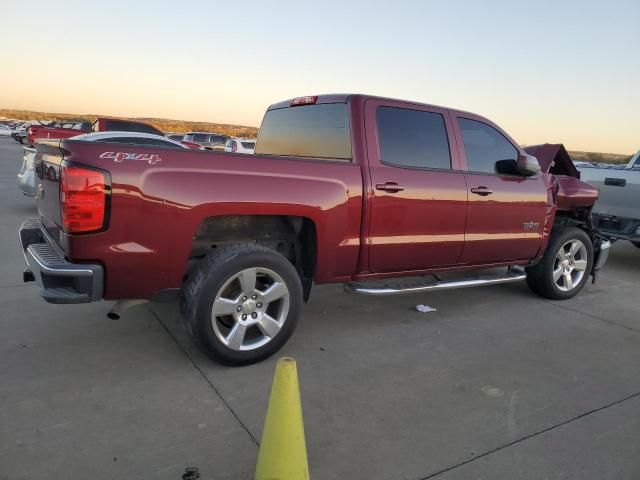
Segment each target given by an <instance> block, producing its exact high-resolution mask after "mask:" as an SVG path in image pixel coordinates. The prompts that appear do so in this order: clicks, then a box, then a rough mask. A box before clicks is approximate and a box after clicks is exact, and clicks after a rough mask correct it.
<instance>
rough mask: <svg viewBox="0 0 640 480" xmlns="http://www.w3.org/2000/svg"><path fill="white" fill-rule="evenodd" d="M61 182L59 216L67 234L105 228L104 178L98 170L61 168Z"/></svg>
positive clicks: (105, 191)
mask: <svg viewBox="0 0 640 480" xmlns="http://www.w3.org/2000/svg"><path fill="white" fill-rule="evenodd" d="M60 176H61V178H60V215H61V217H62V228H63V229H64V231H65V232H67V233H86V232H93V231H96V230H101V229H102V228H103V226H104V220H105V213H106V203H107V178H106V175H105V173H102V172H100V171H98V170H90V169H88V168H82V167H76V166H63V167H62V171H61V175H60Z"/></svg>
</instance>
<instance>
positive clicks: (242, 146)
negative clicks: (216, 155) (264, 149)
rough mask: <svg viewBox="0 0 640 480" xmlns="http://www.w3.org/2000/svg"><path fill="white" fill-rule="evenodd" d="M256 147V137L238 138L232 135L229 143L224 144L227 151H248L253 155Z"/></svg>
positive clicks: (247, 152)
mask: <svg viewBox="0 0 640 480" xmlns="http://www.w3.org/2000/svg"><path fill="white" fill-rule="evenodd" d="M255 148H256V139H255V138H237V137H232V138H230V139H229V140H227V143H225V145H224V151H225V152H231V153H246V154H249V155H253V151H254V150H255Z"/></svg>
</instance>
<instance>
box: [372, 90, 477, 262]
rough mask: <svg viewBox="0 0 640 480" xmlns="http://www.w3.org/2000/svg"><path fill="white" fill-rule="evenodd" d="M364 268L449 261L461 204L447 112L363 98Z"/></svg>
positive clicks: (458, 248) (458, 239)
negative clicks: (365, 180)
mask: <svg viewBox="0 0 640 480" xmlns="http://www.w3.org/2000/svg"><path fill="white" fill-rule="evenodd" d="M365 127H366V137H367V154H368V158H369V173H370V185H371V187H370V192H369V202H370V218H369V230H368V236H367V241H368V246H369V248H368V252H369V258H368V263H369V270H370V271H371V272H372V273H384V272H401V271H412V270H427V269H430V268H433V267H442V266H447V265H455V264H456V263H457V262H458V259H459V257H460V255H461V253H462V246H463V243H464V226H465V216H466V204H467V189H466V184H465V178H464V172H461V171H460V169H459V167H460V165H459V161H458V155H457V153H456V152H457V151H456V148H455V140H454V133H453V129H452V125H451V122H450V118H449V116H448V114H447V112H446V111H445V110H443V109H439V108H432V107H427V106H423V105H411V104H406V103H403V102H393V101H387V100H377V99H370V100H368V101H367V102H366V104H365Z"/></svg>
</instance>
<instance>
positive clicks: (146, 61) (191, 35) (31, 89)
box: [0, 0, 640, 154]
mask: <svg viewBox="0 0 640 480" xmlns="http://www.w3.org/2000/svg"><path fill="white" fill-rule="evenodd" d="M0 12H2V14H1V15H0V34H1V35H2V42H0V108H12V109H28V110H41V111H47V112H59V113H78V114H82V113H87V114H89V113H93V114H105V115H115V116H117V115H122V116H144V117H162V118H174V119H182V120H202V121H212V122H220V123H233V124H241V125H250V126H259V125H260V121H261V119H262V115H263V113H264V110H265V109H266V108H267V107H268V105H270V104H271V103H275V102H277V101H279V100H283V99H287V98H292V97H296V96H302V95H313V94H319V93H368V94H374V95H382V96H388V97H394V98H401V99H407V100H413V101H418V102H424V103H430V104H435V105H442V106H447V107H453V108H459V109H463V110H468V111H472V112H474V113H478V114H480V115H483V116H486V117H488V118H490V119H491V120H493V121H495V122H496V123H498V124H499V125H500V126H502V127H503V128H504V129H505V130H506V131H507V132H509V134H510V135H511V136H513V137H514V138H515V139H516V140H517V141H518V142H520V143H521V144H534V143H544V142H550V143H564V144H565V145H566V146H567V147H568V148H569V149H570V150H586V151H598V152H608V153H620V154H631V153H633V152H635V151H636V150H638V149H640V1H639V0H608V1H606V2H605V1H601V0H598V1H591V0H582V1H573V0H563V1H560V0H556V1H546V0H542V1H540V0H537V1H531V0H529V1H527V2H520V1H513V0H511V1H499V0H487V1H482V0H475V1H474V0H468V1H460V0H450V1H446V2H444V1H441V0H438V1H431V0H423V1H404V0H395V1H393V2H389V1H386V2H381V1H376V0H368V1H355V0H354V1H348V0H342V1H333V0H325V1H322V2H305V1H303V0H299V1H289V0H282V1H268V0H262V1H253V0H245V1H243V2H235V1H230V0H227V1H225V2H219V1H192V2H185V3H181V2H175V1H172V2H164V1H146V0H140V1H133V0H129V1H120V0H109V1H107V2H89V1H86V0H83V1H65V0H57V1H55V2H51V1H40V0H30V1H29V2H16V1H10V0H0Z"/></svg>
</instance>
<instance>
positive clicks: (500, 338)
mask: <svg viewBox="0 0 640 480" xmlns="http://www.w3.org/2000/svg"><path fill="white" fill-rule="evenodd" d="M20 159H21V149H20V147H19V145H18V144H16V143H15V142H13V141H12V140H11V139H4V138H0V225H1V228H0V256H1V257H0V258H1V259H2V261H0V328H1V331H2V335H1V336H0V479H7V480H8V479H11V480H14V479H43V478H51V479H76V478H92V479H114V478H118V479H120V478H122V479H124V478H127V479H129V478H131V479H147V478H149V479H167V480H179V479H180V478H182V473H183V472H184V471H185V468H187V467H197V468H199V470H200V473H201V478H202V479H203V480H219V479H234V480H235V479H251V478H253V469H254V466H255V461H256V458H257V452H258V441H259V439H260V435H261V429H262V423H263V421H264V415H265V408H266V405H267V400H268V395H269V388H270V385H271V380H272V376H273V371H274V366H275V362H276V360H277V358H278V357H279V356H292V357H294V358H296V359H297V361H298V373H299V377H300V384H301V396H302V408H303V413H304V419H305V430H306V438H307V447H308V456H309V464H310V469H311V477H312V478H313V479H323V480H324V479H326V480H338V479H340V480H342V479H353V480H359V479H367V480H387V479H389V480H390V479H409V480H422V479H431V478H434V479H438V480H454V479H455V480H458V479H460V480H462V479H478V480H479V479H491V480H497V479H508V480H514V479H531V480H541V479H594V480H605V479H611V480H613V479H615V480H622V479H629V480H637V479H639V478H640V375H639V374H638V372H639V371H640V303H639V301H638V297H637V296H636V295H638V284H639V282H640V249H637V248H635V247H633V246H632V245H630V244H629V243H623V242H618V243H617V244H615V245H614V247H613V251H612V254H611V257H610V260H609V263H608V264H607V266H606V267H605V269H604V270H603V271H602V273H601V275H600V277H599V281H598V283H596V284H595V285H591V284H589V285H587V287H586V288H585V289H584V291H583V292H581V294H580V295H578V296H577V297H576V298H574V299H572V300H569V301H564V302H553V301H549V300H545V299H542V298H540V297H537V296H535V295H533V294H532V293H530V292H529V290H528V289H527V287H526V285H524V284H511V285H502V286H493V287H483V288H475V289H467V290H454V291H443V292H434V293H429V294H422V295H408V296H402V297H396V298H375V297H361V296H356V295H353V294H346V293H343V291H342V288H341V286H338V285H335V286H333V285H332V286H324V287H318V288H316V289H315V290H314V291H313V293H312V299H311V301H310V303H309V304H308V305H307V306H306V308H305V309H304V313H303V315H302V318H301V321H300V325H299V327H298V330H297V331H296V333H295V334H294V336H293V338H292V339H291V341H290V342H289V343H288V344H287V345H286V346H285V347H284V349H283V350H282V351H281V352H280V354H279V355H278V356H276V357H274V358H272V359H269V360H267V361H265V362H263V363H260V364H258V365H252V366H249V367H243V368H229V367H223V366H220V365H217V364H214V363H212V362H211V361H210V360H208V359H207V358H206V357H205V356H204V355H202V354H201V353H200V352H198V351H197V350H196V349H195V348H194V347H193V346H192V345H191V344H190V343H189V341H188V340H187V338H186V336H185V334H184V332H183V331H182V329H181V326H180V324H179V321H178V309H177V306H176V305H174V304H149V305H140V306H137V307H134V308H132V309H131V310H129V311H127V312H126V313H125V314H124V315H123V316H122V318H121V319H120V320H117V321H113V320H109V319H107V317H106V313H107V312H108V310H109V308H110V307H111V305H112V303H111V302H100V303H93V304H85V305H69V306H64V305H49V304H46V303H45V302H44V301H43V300H41V299H40V297H39V296H38V287H37V285H34V284H23V283H22V270H23V269H24V259H23V257H22V252H21V250H20V247H19V245H18V242H17V229H18V227H19V225H20V223H21V222H22V221H23V220H24V219H25V218H28V217H32V216H37V211H36V208H35V204H34V201H33V199H30V198H27V197H24V196H22V194H21V193H20V191H19V190H18V188H17V185H16V173H17V170H18V167H19V164H20V161H21V160H20ZM417 304H428V305H430V306H432V307H435V308H437V310H438V311H437V312H431V313H419V312H416V311H415V310H414V307H415V306H416V305H417Z"/></svg>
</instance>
